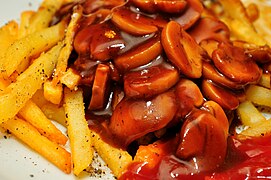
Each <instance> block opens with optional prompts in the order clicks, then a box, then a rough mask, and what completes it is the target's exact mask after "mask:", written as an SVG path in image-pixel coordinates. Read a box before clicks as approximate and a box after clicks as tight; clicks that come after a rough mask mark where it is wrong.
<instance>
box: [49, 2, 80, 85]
mask: <svg viewBox="0 0 271 180" xmlns="http://www.w3.org/2000/svg"><path fill="white" fill-rule="evenodd" d="M82 13H83V9H82V7H80V6H76V7H75V8H74V12H73V14H72V15H71V21H70V23H69V25H68V27H67V31H66V36H65V39H64V47H63V49H62V50H61V52H60V55H59V58H58V61H57V66H56V72H55V76H54V78H53V84H54V85H56V84H57V83H58V82H59V80H60V78H61V77H62V76H63V74H64V72H65V71H66V69H67V66H68V59H69V57H70V54H71V51H72V49H73V44H72V43H73V39H74V35H75V33H74V32H75V31H76V29H77V28H78V22H79V20H80V18H81V16H82Z"/></svg>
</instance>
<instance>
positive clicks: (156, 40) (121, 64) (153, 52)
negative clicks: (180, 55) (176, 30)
mask: <svg viewBox="0 0 271 180" xmlns="http://www.w3.org/2000/svg"><path fill="white" fill-rule="evenodd" d="M162 50H163V49H162V45H161V42H160V36H155V37H153V38H151V39H149V40H148V41H147V42H146V43H144V44H139V45H138V46H136V47H134V48H132V49H130V50H129V51H127V52H125V53H123V54H121V55H119V56H117V57H116V58H115V59H114V62H115V65H116V67H117V68H118V69H119V70H120V71H122V72H125V71H128V70H130V69H133V68H136V67H139V66H141V65H145V64H147V63H149V62H150V61H152V60H154V59H155V58H156V57H157V56H158V55H159V54H161V53H162Z"/></svg>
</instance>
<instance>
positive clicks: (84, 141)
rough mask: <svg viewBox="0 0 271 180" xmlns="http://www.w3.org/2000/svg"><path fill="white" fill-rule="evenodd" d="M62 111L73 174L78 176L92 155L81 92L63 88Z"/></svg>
mask: <svg viewBox="0 0 271 180" xmlns="http://www.w3.org/2000/svg"><path fill="white" fill-rule="evenodd" d="M64 109H65V113H66V119H67V127H68V136H69V138H70V145H71V153H72V162H73V173H74V174H75V175H77V176H78V175H79V174H80V172H82V171H83V170H84V169H86V168H87V167H88V166H89V165H90V164H91V163H92V158H93V153H94V149H93V148H92V147H91V139H90V130H89V128H88V124H87V121H86V119H85V111H84V110H85V107H84V102H83V92H82V91H81V90H78V91H71V90H69V89H68V88H65V89H64Z"/></svg>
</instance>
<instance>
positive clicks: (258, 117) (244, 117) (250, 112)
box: [237, 101, 266, 127]
mask: <svg viewBox="0 0 271 180" xmlns="http://www.w3.org/2000/svg"><path fill="white" fill-rule="evenodd" d="M237 114H238V116H239V118H240V120H241V122H242V124H243V125H245V126H249V127H254V126H256V125H257V124H259V123H261V122H264V121H266V119H265V117H264V116H263V115H262V114H261V113H260V111H259V110H258V109H257V108H256V107H255V106H254V105H253V104H252V103H251V102H250V101H244V102H242V103H241V104H240V105H239V107H238V108H237Z"/></svg>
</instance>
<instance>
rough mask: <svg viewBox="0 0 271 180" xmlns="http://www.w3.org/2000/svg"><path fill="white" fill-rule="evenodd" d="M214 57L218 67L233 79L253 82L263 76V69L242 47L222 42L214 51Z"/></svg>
mask: <svg viewBox="0 0 271 180" xmlns="http://www.w3.org/2000/svg"><path fill="white" fill-rule="evenodd" d="M212 59H213V62H214V64H215V66H216V68H217V69H218V70H219V71H220V72H221V73H222V74H223V75H225V76H226V77H228V78H229V79H231V80H232V81H235V82H238V83H252V82H257V81H258V80H259V79H260V77H261V74H262V71H261V69H260V68H259V66H258V65H257V64H256V63H255V61H253V60H252V59H251V58H250V57H249V56H247V55H246V54H245V52H244V49H242V48H239V47H234V46H232V45H230V44H228V43H221V44H219V46H218V49H216V50H215V51H214V52H213V54H212Z"/></svg>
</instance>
